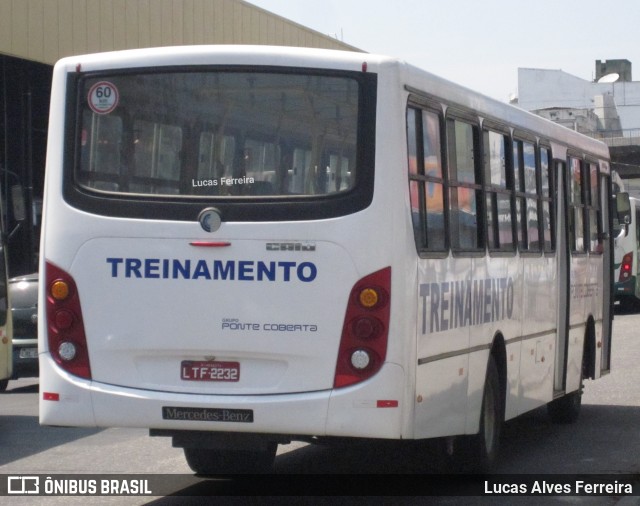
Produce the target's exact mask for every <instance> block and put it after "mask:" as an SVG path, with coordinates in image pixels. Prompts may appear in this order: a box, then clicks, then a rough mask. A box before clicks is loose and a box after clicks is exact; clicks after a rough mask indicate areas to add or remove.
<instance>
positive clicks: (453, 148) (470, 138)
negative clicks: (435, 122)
mask: <svg viewBox="0 0 640 506" xmlns="http://www.w3.org/2000/svg"><path fill="white" fill-rule="evenodd" d="M447 137H448V139H447V143H448V155H449V157H448V158H449V170H450V173H449V176H450V183H449V184H450V202H451V204H450V205H451V216H450V220H451V221H450V227H451V247H452V248H453V249H456V250H464V251H473V250H479V249H481V248H483V247H484V244H483V241H482V227H481V226H480V225H481V224H480V223H479V216H480V215H479V209H478V206H479V202H480V199H479V198H478V197H479V195H481V194H482V191H481V189H482V187H481V186H480V184H479V180H480V178H479V171H478V170H477V166H476V163H477V162H476V160H477V156H476V153H477V151H478V150H477V147H478V146H477V143H478V141H477V138H478V135H477V128H476V127H475V126H473V125H472V124H470V123H466V122H464V121H460V120H458V119H448V120H447Z"/></svg>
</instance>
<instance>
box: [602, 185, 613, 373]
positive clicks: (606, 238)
mask: <svg viewBox="0 0 640 506" xmlns="http://www.w3.org/2000/svg"><path fill="white" fill-rule="evenodd" d="M611 194H612V190H611V178H610V177H609V175H608V174H601V176H600V209H601V210H602V241H603V244H602V248H603V255H604V258H603V268H602V272H603V278H604V279H603V280H602V283H603V284H602V287H603V301H602V305H603V309H602V363H601V365H600V371H601V373H606V372H609V371H610V370H611V327H612V324H613V279H612V276H613V240H612V237H611V234H612V217H611V204H610V202H611Z"/></svg>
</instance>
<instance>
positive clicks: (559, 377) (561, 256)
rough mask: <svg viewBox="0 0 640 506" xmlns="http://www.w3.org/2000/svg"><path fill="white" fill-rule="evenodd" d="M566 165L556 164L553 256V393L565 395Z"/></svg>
mask: <svg viewBox="0 0 640 506" xmlns="http://www.w3.org/2000/svg"><path fill="white" fill-rule="evenodd" d="M566 168H567V166H566V163H564V162H559V161H556V162H555V178H556V184H557V206H556V254H557V257H556V258H557V283H558V316H557V322H558V327H557V331H556V359H555V370H554V379H553V389H554V391H555V392H564V389H565V378H566V370H567V350H568V346H569V314H570V310H571V308H570V307H569V304H570V302H571V299H570V297H569V294H570V279H569V273H570V261H571V259H570V253H569V247H570V246H569V205H568V190H567V177H566Z"/></svg>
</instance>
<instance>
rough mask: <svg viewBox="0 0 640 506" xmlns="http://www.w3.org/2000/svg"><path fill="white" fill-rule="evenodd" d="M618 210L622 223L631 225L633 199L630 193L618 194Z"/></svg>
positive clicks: (619, 219)
mask: <svg viewBox="0 0 640 506" xmlns="http://www.w3.org/2000/svg"><path fill="white" fill-rule="evenodd" d="M616 212H617V214H618V222H619V223H620V224H624V225H629V224H630V223H631V201H630V200H629V194H628V193H626V192H621V193H617V194H616Z"/></svg>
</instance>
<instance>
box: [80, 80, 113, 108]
mask: <svg viewBox="0 0 640 506" xmlns="http://www.w3.org/2000/svg"><path fill="white" fill-rule="evenodd" d="M119 98H120V97H119V95H118V88H116V85H115V84H113V83H110V82H109V81H100V82H99V83H96V84H94V85H93V86H92V87H91V89H90V90H89V95H88V96H87V100H88V102H89V107H91V110H92V111H93V112H95V113H96V114H109V113H110V112H112V111H113V110H114V109H115V108H116V107H117V106H118V100H119Z"/></svg>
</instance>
